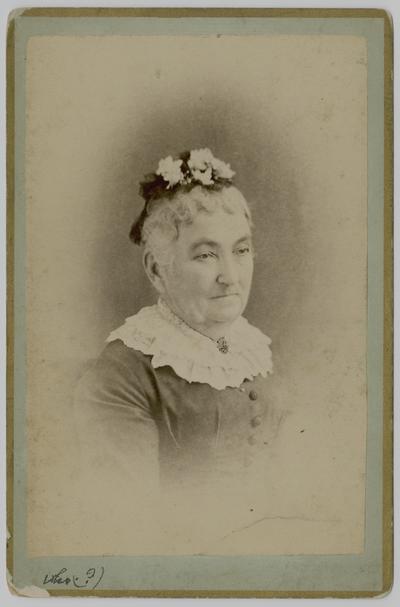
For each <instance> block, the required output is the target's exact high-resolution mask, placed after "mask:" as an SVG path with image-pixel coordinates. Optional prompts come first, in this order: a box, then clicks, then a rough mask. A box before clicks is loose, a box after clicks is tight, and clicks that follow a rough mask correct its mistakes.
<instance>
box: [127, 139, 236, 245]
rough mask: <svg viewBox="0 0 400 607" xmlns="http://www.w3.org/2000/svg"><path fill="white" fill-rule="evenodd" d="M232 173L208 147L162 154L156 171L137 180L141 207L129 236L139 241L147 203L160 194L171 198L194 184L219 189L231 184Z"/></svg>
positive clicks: (137, 242) (136, 241) (188, 190)
mask: <svg viewBox="0 0 400 607" xmlns="http://www.w3.org/2000/svg"><path fill="white" fill-rule="evenodd" d="M234 175H235V173H234V171H232V169H231V167H230V166H229V164H227V163H225V162H223V161H222V160H219V159H218V158H215V157H214V156H213V154H212V152H211V150H209V149H208V148H203V149H200V150H191V151H190V152H183V153H182V154H181V155H180V156H179V157H178V158H176V159H174V158H172V156H167V157H166V158H163V159H162V160H160V162H159V163H158V168H157V170H156V172H155V173H150V174H148V175H146V176H145V179H144V180H143V181H141V182H140V190H139V193H140V195H141V196H142V197H143V198H144V200H145V205H144V208H143V210H142V212H141V214H140V215H139V217H138V218H137V220H136V221H135V223H134V224H133V226H132V229H131V232H130V238H131V239H132V240H133V242H134V243H135V244H140V243H141V241H142V228H143V224H144V222H145V219H146V217H147V208H148V204H149V202H150V201H152V200H157V199H159V198H165V197H168V198H171V197H172V196H173V195H174V194H175V193H176V192H177V191H178V190H183V191H186V192H190V190H192V189H193V188H194V187H195V186H198V185H200V186H202V187H203V188H206V189H208V190H214V191H218V190H221V189H222V188H223V187H224V186H229V185H232V179H233V177H234Z"/></svg>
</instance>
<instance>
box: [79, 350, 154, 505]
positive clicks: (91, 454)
mask: <svg viewBox="0 0 400 607" xmlns="http://www.w3.org/2000/svg"><path fill="white" fill-rule="evenodd" d="M137 354H138V356H135V352H134V351H132V350H130V351H129V352H127V348H126V346H124V345H123V344H122V342H118V343H116V342H113V343H111V344H109V345H108V346H107V347H106V348H105V350H104V352H103V354H102V355H101V356H100V357H99V359H98V360H97V361H96V363H95V364H94V365H93V366H92V368H91V369H90V370H88V371H87V372H86V373H85V374H84V375H83V377H82V378H81V380H80V381H79V383H78V386H77V389H76V392H75V399H74V422H75V427H76V431H77V435H78V441H79V446H80V454H79V460H80V468H81V473H82V475H83V478H85V479H86V482H85V483H84V485H85V490H86V491H87V492H88V493H90V494H92V495H95V494H96V493H98V494H99V495H104V491H113V492H117V494H118V495H119V496H120V499H124V496H125V497H126V499H127V500H131V499H132V495H135V497H136V498H137V499H139V498H141V497H144V496H146V495H148V496H150V495H151V496H152V497H153V498H154V491H155V490H156V489H157V487H158V430H157V425H156V422H155V419H154V415H153V411H154V403H152V402H151V400H152V398H154V397H153V395H152V392H151V389H149V380H148V377H146V366H145V365H144V364H143V361H141V359H140V357H139V354H140V353H137ZM147 375H148V373H147ZM96 488H97V490H96Z"/></svg>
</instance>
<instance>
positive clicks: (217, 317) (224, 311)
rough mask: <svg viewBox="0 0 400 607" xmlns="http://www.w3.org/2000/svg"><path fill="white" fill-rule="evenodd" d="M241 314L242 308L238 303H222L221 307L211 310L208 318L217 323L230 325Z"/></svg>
mask: <svg viewBox="0 0 400 607" xmlns="http://www.w3.org/2000/svg"><path fill="white" fill-rule="evenodd" d="M241 313H242V306H241V304H240V303H239V302H237V301H236V302H229V303H228V302H226V303H225V302H224V303H223V304H222V305H219V306H218V307H217V308H214V309H213V311H212V313H211V314H210V318H212V319H213V320H214V321H215V322H219V323H231V322H233V321H235V320H236V319H237V318H238V316H240V315H241Z"/></svg>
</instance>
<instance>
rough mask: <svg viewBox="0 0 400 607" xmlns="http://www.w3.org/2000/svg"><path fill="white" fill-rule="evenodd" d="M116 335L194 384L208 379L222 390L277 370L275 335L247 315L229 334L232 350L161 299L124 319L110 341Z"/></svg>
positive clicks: (154, 363) (206, 381)
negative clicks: (273, 353)
mask: <svg viewBox="0 0 400 607" xmlns="http://www.w3.org/2000/svg"><path fill="white" fill-rule="evenodd" d="M115 339H120V340H122V341H123V342H124V344H125V345H126V346H128V347H129V348H133V349H135V350H139V351H140V352H142V353H143V354H147V355H150V356H152V359H151V364H152V366H153V367H154V368H155V369H157V368H158V367H164V366H170V367H172V369H173V370H174V371H175V373H176V374H177V375H178V376H179V377H182V378H183V379H185V380H186V381H188V382H189V383H191V382H199V383H203V384H209V385H210V386H212V387H213V388H216V389H217V390H223V389H225V388H227V387H231V388H238V387H239V386H240V385H241V384H242V383H243V381H244V380H245V379H250V380H251V379H253V378H254V377H256V376H257V375H262V376H263V377H266V376H267V374H268V373H272V358H271V350H270V347H269V346H270V343H271V340H270V338H269V337H267V336H266V335H264V333H262V332H261V331H259V329H256V327H253V326H252V325H250V324H249V323H248V321H247V320H246V319H245V318H243V316H241V317H240V318H238V319H237V320H236V321H235V322H234V323H233V324H232V326H231V328H230V331H229V335H226V339H227V342H228V351H227V352H225V351H220V350H219V349H218V347H217V344H216V342H215V341H213V340H212V339H210V338H208V337H205V336H204V335H202V334H201V333H198V332H197V331H195V330H194V329H192V328H191V327H189V326H188V325H187V324H186V323H185V322H184V321H183V320H181V319H180V318H178V317H177V316H176V315H175V314H174V313H173V312H172V311H171V310H170V309H169V307H168V306H167V305H166V304H165V303H164V302H162V301H161V300H160V301H159V302H158V303H157V304H156V305H153V306H148V307H145V308H142V309H141V310H140V311H139V312H138V313H137V314H135V315H134V316H130V317H129V318H127V319H126V320H125V324H123V325H122V326H121V327H119V328H118V329H116V330H115V331H112V332H111V333H110V335H109V336H108V338H107V342H110V341H113V340H115Z"/></svg>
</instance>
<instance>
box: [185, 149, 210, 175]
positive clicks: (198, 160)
mask: <svg viewBox="0 0 400 607" xmlns="http://www.w3.org/2000/svg"><path fill="white" fill-rule="evenodd" d="M213 160H214V156H213V155H212V152H211V150H209V149H208V148H203V149H201V150H192V151H191V152H190V158H189V160H188V166H189V167H190V169H191V171H192V173H193V171H196V170H198V171H205V170H206V169H207V168H208V167H209V166H211V165H212V162H213Z"/></svg>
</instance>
